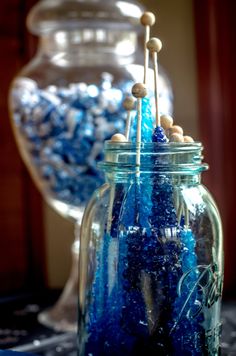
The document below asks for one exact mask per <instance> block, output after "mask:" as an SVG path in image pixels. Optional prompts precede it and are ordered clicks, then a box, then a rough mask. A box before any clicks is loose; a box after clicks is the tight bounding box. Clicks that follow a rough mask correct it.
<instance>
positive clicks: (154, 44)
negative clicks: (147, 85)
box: [147, 37, 162, 126]
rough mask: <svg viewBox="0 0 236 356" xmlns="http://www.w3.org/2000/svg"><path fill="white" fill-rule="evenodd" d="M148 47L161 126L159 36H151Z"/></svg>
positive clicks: (157, 119) (158, 122) (157, 122)
mask: <svg viewBox="0 0 236 356" xmlns="http://www.w3.org/2000/svg"><path fill="white" fill-rule="evenodd" d="M147 48H148V50H149V52H150V53H151V56H152V59H153V64H154V83H155V102H156V126H161V118H160V108H159V85H158V84H159V83H158V82H159V78H158V61H157V53H158V52H160V50H161V49H162V43H161V41H160V40H159V39H158V38H155V37H153V38H151V39H150V40H149V41H148V43H147Z"/></svg>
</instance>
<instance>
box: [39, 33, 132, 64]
mask: <svg viewBox="0 0 236 356" xmlns="http://www.w3.org/2000/svg"><path fill="white" fill-rule="evenodd" d="M136 48H137V34H136V33H135V32H132V31H131V32H125V31H120V30H116V29H115V30H113V31H106V30H98V29H83V30H75V31H58V32H54V33H51V34H45V35H43V36H41V37H40V39H39V47H38V53H37V56H38V57H41V56H44V57H45V56H46V57H47V58H48V59H49V60H50V59H52V60H53V61H54V60H55V59H56V60H57V59H60V58H59V57H61V56H64V55H65V53H66V56H67V57H68V58H70V60H71V61H72V62H73V60H74V61H76V62H77V64H83V63H81V62H83V61H84V62H85V64H87V65H89V63H90V61H91V62H92V63H93V64H94V62H96V63H97V64H99V61H100V62H101V63H102V64H105V63H108V64H115V63H117V64H121V65H124V64H129V63H131V62H132V61H133V57H134V55H135V52H136Z"/></svg>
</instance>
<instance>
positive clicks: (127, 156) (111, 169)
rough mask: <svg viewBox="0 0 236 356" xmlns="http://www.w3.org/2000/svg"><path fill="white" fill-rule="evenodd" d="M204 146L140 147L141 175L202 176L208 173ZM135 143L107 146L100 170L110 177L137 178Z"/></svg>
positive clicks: (109, 144)
mask: <svg viewBox="0 0 236 356" xmlns="http://www.w3.org/2000/svg"><path fill="white" fill-rule="evenodd" d="M202 151H203V146H202V144H201V143H200V142H194V143H166V144H163V143H162V144H159V143H141V144H140V166H139V171H140V174H142V173H156V174H170V175H190V176H192V175H199V174H200V173H201V172H203V171H205V170H207V169H208V165H207V164H205V163H202V159H203V157H202ZM136 157H137V145H136V143H131V142H125V143H123V142H122V143H114V142H112V141H106V142H105V159H104V162H101V163H100V164H99V166H100V167H101V169H102V170H104V171H105V172H106V173H107V174H109V173H117V174H125V175H127V174H134V173H135V172H136V171H137V164H136V161H137V160H136Z"/></svg>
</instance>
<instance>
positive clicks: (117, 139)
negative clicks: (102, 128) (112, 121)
mask: <svg viewBox="0 0 236 356" xmlns="http://www.w3.org/2000/svg"><path fill="white" fill-rule="evenodd" d="M111 141H112V142H127V139H126V137H125V136H124V135H122V134H120V133H116V134H115V135H113V136H112V138H111Z"/></svg>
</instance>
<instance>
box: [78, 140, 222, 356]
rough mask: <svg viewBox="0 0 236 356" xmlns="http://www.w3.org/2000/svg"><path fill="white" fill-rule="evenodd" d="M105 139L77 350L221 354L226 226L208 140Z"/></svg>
mask: <svg viewBox="0 0 236 356" xmlns="http://www.w3.org/2000/svg"><path fill="white" fill-rule="evenodd" d="M136 149H137V148H136V144H135V143H114V142H111V141H108V142H106V145H105V160H104V162H103V163H102V164H101V165H100V166H101V168H102V169H103V170H104V171H105V174H106V180H107V181H106V183H105V184H104V185H103V186H101V188H99V189H98V190H97V191H96V192H95V193H94V195H93V197H92V199H91V200H90V203H89V204H88V207H87V209H86V211H85V215H84V218H83V222H82V230H81V247H80V278H79V280H80V283H79V330H80V332H79V336H78V338H79V343H78V347H79V354H80V355H93V356H107V355H114V356H115V355H117V356H118V355H126V356H128V355H135V356H137V355H145V354H146V355H150V356H151V355H165V356H166V355H176V356H180V355H181V356H185V355H186V356H187V355H191V356H202V355H218V352H219V337H220V329H221V326H220V305H221V294H222V280H223V247H222V227H221V220H220V216H219V213H218V209H217V207H216V204H215V202H214V200H213V198H212V196H211V194H210V193H209V191H208V190H207V189H206V188H205V187H204V186H203V185H202V184H201V173H202V172H203V171H205V170H206V169H207V165H206V164H203V163H202V161H201V160H202V145H201V144H200V143H189V144H187V143H185V144H181V143H170V144H168V143H167V144H158V143H143V144H141V164H140V169H139V171H137V165H136Z"/></svg>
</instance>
